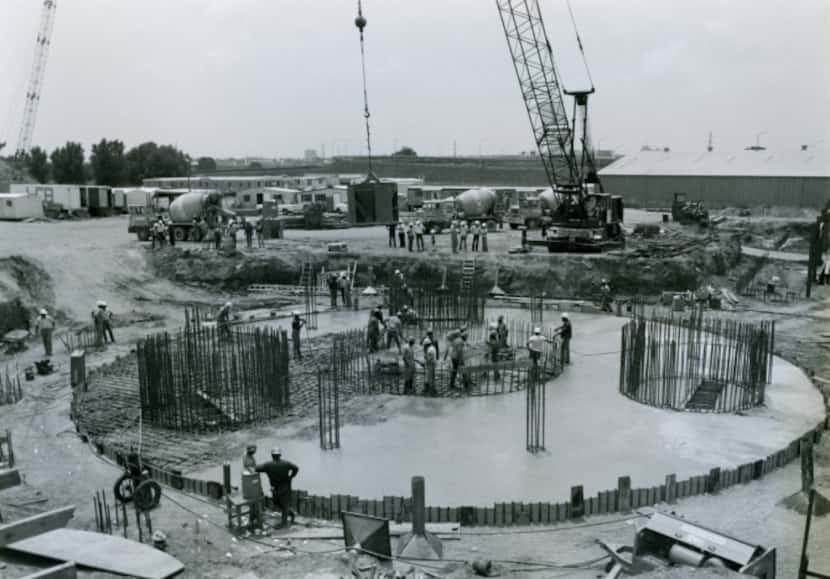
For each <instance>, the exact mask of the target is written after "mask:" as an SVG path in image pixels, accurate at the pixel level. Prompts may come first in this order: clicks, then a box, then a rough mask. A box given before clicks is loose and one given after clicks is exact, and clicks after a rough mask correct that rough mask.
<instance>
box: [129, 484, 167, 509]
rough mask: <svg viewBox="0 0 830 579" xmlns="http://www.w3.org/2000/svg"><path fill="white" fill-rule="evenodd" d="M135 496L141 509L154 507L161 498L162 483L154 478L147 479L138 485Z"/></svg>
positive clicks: (137, 505)
mask: <svg viewBox="0 0 830 579" xmlns="http://www.w3.org/2000/svg"><path fill="white" fill-rule="evenodd" d="M134 498H135V504H136V507H138V510H139V511H149V510H150V509H154V508H156V507H157V506H158V505H159V501H160V500H161V485H159V483H157V482H156V481H154V480H145V481H143V482H141V483H139V485H138V486H137V487H136V489H135V494H134Z"/></svg>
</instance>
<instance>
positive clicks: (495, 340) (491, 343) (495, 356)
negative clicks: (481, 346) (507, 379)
mask: <svg viewBox="0 0 830 579" xmlns="http://www.w3.org/2000/svg"><path fill="white" fill-rule="evenodd" d="M487 348H488V350H489V351H490V362H491V363H493V364H495V363H497V362H498V361H499V350H500V349H501V344H500V342H499V333H498V326H497V325H496V324H490V333H489V334H488V336H487ZM493 377H494V378H495V379H496V380H498V379H499V371H498V370H493Z"/></svg>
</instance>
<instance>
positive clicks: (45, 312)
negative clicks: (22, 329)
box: [40, 308, 49, 316]
mask: <svg viewBox="0 0 830 579" xmlns="http://www.w3.org/2000/svg"><path fill="white" fill-rule="evenodd" d="M48 314H49V312H47V311H46V308H40V315H41V316H45V315H48Z"/></svg>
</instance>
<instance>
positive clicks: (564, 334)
mask: <svg viewBox="0 0 830 579" xmlns="http://www.w3.org/2000/svg"><path fill="white" fill-rule="evenodd" d="M555 333H556V334H557V335H559V338H560V339H561V340H562V344H561V348H562V349H561V355H562V363H563V364H570V363H571V338H572V337H573V328H572V327H571V320H570V318H569V317H568V314H562V325H561V326H559V327H558V328H556V330H555Z"/></svg>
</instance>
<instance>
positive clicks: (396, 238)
mask: <svg viewBox="0 0 830 579" xmlns="http://www.w3.org/2000/svg"><path fill="white" fill-rule="evenodd" d="M386 228H387V229H388V230H389V247H392V248H395V247H400V248H401V249H407V248H408V249H409V251H426V247H425V245H424V234H425V233H429V234H430V235H431V236H432V247H433V248H434V247H435V230H434V229H432V230H430V231H427V227H426V225H425V224H424V223H423V221H421V220H414V221H409V222H406V221H399V222H398V223H390V224H388V225H387V226H386Z"/></svg>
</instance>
